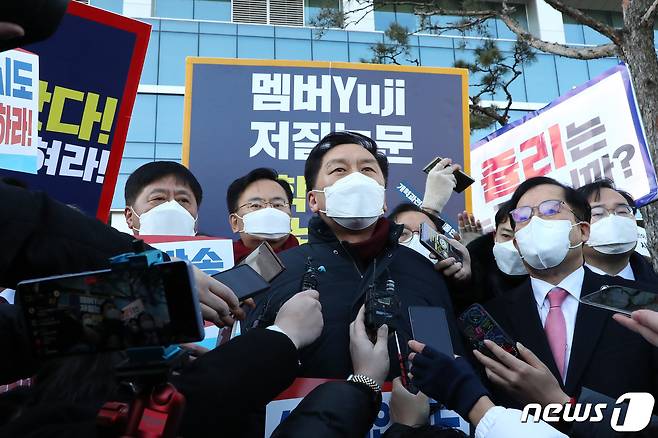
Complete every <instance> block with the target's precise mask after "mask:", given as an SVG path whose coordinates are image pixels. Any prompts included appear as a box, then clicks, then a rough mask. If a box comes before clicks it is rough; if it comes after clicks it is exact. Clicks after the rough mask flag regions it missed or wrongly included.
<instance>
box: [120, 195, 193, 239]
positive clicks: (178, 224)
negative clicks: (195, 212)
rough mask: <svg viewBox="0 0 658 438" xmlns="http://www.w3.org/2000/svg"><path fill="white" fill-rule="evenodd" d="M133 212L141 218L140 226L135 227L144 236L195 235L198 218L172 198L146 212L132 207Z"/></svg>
mask: <svg viewBox="0 0 658 438" xmlns="http://www.w3.org/2000/svg"><path fill="white" fill-rule="evenodd" d="M130 209H131V210H132V211H133V214H134V215H135V216H137V217H138V218H139V228H134V227H133V229H134V230H135V231H139V234H140V235H144V236H151V235H155V236H194V235H196V231H195V230H194V226H195V225H196V219H195V218H194V216H192V215H191V214H190V212H189V211H187V210H185V207H183V206H182V205H180V204H179V203H178V202H176V201H174V200H171V201H167V202H163V203H162V204H160V205H158V206H156V207H153V208H152V209H150V210H149V211H147V212H146V213H142V215H141V216H140V215H138V214H137V213H136V212H135V210H134V209H133V208H132V207H130Z"/></svg>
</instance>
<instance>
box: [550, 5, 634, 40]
mask: <svg viewBox="0 0 658 438" xmlns="http://www.w3.org/2000/svg"><path fill="white" fill-rule="evenodd" d="M583 12H584V13H586V14H587V15H589V16H590V17H592V18H594V19H595V20H598V21H600V22H601V23H604V24H607V25H608V26H613V27H622V26H623V25H624V20H623V17H622V14H621V12H614V11H593V10H583ZM562 17H563V21H564V37H565V40H566V42H567V44H588V45H599V44H608V43H609V42H610V40H609V39H608V37H606V36H603V35H602V34H600V33H599V32H597V31H595V30H594V29H592V28H591V27H589V26H585V25H584V24H581V23H579V22H578V21H576V20H574V19H573V18H571V17H569V16H567V15H563V16H562Z"/></svg>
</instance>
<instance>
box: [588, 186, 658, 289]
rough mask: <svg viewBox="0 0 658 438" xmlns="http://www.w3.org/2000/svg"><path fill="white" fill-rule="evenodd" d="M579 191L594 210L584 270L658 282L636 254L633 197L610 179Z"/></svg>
mask: <svg viewBox="0 0 658 438" xmlns="http://www.w3.org/2000/svg"><path fill="white" fill-rule="evenodd" d="M578 191H579V192H580V193H581V194H582V195H583V196H584V197H585V198H587V201H588V202H589V205H590V206H591V207H592V221H591V224H592V226H591V232H590V236H589V240H588V241H587V243H586V244H585V246H584V247H583V254H584V256H585V266H587V267H588V268H589V269H591V270H592V272H595V273H597V274H601V275H606V274H607V275H612V276H619V277H622V278H625V279H627V280H637V281H641V282H644V283H656V282H658V275H656V273H655V272H654V271H653V269H652V267H651V265H650V264H649V262H648V261H647V260H646V259H645V258H644V257H643V256H642V255H641V254H639V253H637V252H635V247H636V246H637V238H638V234H637V223H636V221H635V211H636V208H635V201H634V200H633V197H632V196H631V195H630V194H629V193H627V192H625V191H623V190H619V189H617V188H616V187H615V185H614V183H613V182H612V181H610V180H608V179H602V180H598V181H594V182H593V183H590V184H587V185H584V186H582V187H581V188H579V189H578Z"/></svg>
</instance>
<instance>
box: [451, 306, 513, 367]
mask: <svg viewBox="0 0 658 438" xmlns="http://www.w3.org/2000/svg"><path fill="white" fill-rule="evenodd" d="M457 324H458V325H459V328H460V330H461V332H462V333H463V334H464V336H465V337H466V339H468V341H469V342H470V344H471V347H472V348H473V349H474V350H478V351H479V352H480V353H482V354H484V355H486V356H488V357H490V358H492V359H495V360H498V359H497V358H496V357H495V356H494V355H493V353H491V351H489V349H488V348H487V347H486V346H485V345H484V341H485V339H488V340H490V341H492V342H495V343H496V344H497V345H499V346H500V347H501V348H502V349H503V350H505V351H507V352H508V353H510V354H511V355H513V356H514V357H520V356H519V351H518V350H517V349H516V343H515V342H514V340H513V339H512V338H511V337H510V336H509V335H508V334H507V333H505V331H504V330H503V329H502V328H501V327H500V325H498V323H497V322H496V321H495V320H494V319H493V318H492V317H491V315H489V313H488V312H487V311H486V310H485V309H484V307H482V306H481V305H480V304H473V305H472V306H470V307H469V308H468V309H466V310H465V311H464V313H462V314H461V315H460V316H459V318H458V319H457Z"/></svg>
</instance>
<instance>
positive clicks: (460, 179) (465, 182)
mask: <svg viewBox="0 0 658 438" xmlns="http://www.w3.org/2000/svg"><path fill="white" fill-rule="evenodd" d="M441 160H443V158H441V157H436V158H434V159H433V160H432V161H430V162H429V163H428V164H427V166H425V167H424V168H423V172H425V173H428V174H429V173H430V171H431V170H432V169H434V166H436V165H437V164H438V163H439V161H441ZM452 174H453V175H455V179H456V181H457V185H455V188H454V189H453V191H455V192H457V193H461V192H463V191H464V190H466V189H467V188H468V186H470V185H471V184H473V183H474V182H475V180H474V179H473V178H471V177H470V176H468V175H467V174H466V173H464V172H463V171H461V170H455V171H454V172H453V173H452Z"/></svg>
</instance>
